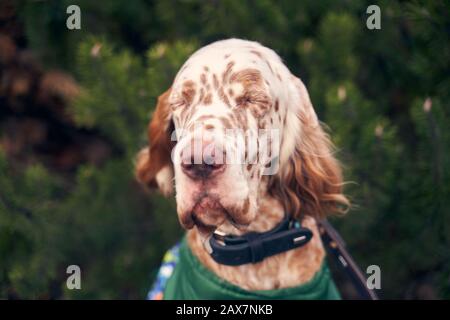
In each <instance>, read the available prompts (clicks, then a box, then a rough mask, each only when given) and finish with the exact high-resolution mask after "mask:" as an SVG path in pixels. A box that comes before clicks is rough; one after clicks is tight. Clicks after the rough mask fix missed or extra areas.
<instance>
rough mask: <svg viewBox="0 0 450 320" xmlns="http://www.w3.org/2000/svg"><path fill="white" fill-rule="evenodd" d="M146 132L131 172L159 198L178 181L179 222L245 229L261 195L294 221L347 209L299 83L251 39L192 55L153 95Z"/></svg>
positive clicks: (323, 138) (208, 229)
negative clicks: (158, 191) (275, 202)
mask: <svg viewBox="0 0 450 320" xmlns="http://www.w3.org/2000/svg"><path fill="white" fill-rule="evenodd" d="M148 135H149V141H150V145H149V147H147V148H144V149H143V150H141V152H140V153H139V154H138V157H137V164H136V172H137V178H138V180H139V181H140V182H142V183H144V184H146V185H148V186H158V187H159V188H160V189H161V190H162V192H163V193H164V194H166V195H168V194H170V193H172V191H173V185H174V184H175V189H176V201H177V211H178V216H179V219H180V222H181V224H182V225H183V226H184V227H185V228H192V227H193V226H194V225H196V226H197V227H198V229H199V230H200V231H201V232H203V233H205V232H206V233H207V232H211V231H213V230H214V229H215V228H216V227H218V226H222V225H223V226H234V227H236V228H238V229H245V227H246V226H248V225H249V224H250V223H251V222H252V221H253V220H254V219H255V216H256V215H257V214H258V199H260V198H261V197H265V196H267V195H269V196H272V197H274V198H276V199H279V200H280V202H281V203H282V205H283V206H284V208H285V210H286V212H288V213H289V214H291V215H293V216H294V217H297V218H298V217H300V215H311V216H315V217H318V216H320V217H322V216H324V215H326V214H329V213H333V212H340V211H342V206H346V205H347V200H346V198H345V197H344V196H343V194H342V192H341V187H342V178H341V171H340V167H339V164H338V162H337V161H336V159H335V158H334V156H333V154H332V146H331V143H330V140H329V139H328V137H327V135H326V134H325V133H324V131H323V129H322V128H321V126H320V123H319V121H318V119H317V116H316V113H315V112H314V109H313V106H312V104H311V102H310V99H309V96H308V92H307V90H306V88H305V86H304V85H303V83H302V82H301V81H300V80H299V79H298V78H296V77H295V76H293V75H292V74H291V73H290V72H289V70H288V69H287V68H286V67H285V65H284V64H283V63H282V61H281V59H280V58H279V56H278V55H277V54H276V53H275V52H274V51H272V50H270V49H268V48H266V47H263V46H261V45H260V44H258V43H256V42H250V41H243V40H236V39H231V40H225V41H219V42H215V43H213V44H211V45H208V46H206V47H203V48H202V49H200V50H198V51H197V52H196V53H194V54H193V55H192V56H191V57H190V58H189V59H188V60H187V61H186V63H185V64H184V65H183V67H182V68H181V69H180V71H179V72H178V74H177V76H176V78H175V80H174V82H173V84H172V87H171V88H170V89H169V90H168V91H166V92H165V93H164V94H162V95H161V96H160V97H159V99H158V104H157V107H156V111H155V113H154V115H153V118H152V121H151V122H150V125H149V131H148ZM173 180H175V183H173Z"/></svg>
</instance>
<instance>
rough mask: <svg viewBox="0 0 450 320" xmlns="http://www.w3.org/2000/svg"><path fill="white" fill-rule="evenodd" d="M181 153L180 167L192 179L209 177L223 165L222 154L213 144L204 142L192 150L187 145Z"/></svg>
mask: <svg viewBox="0 0 450 320" xmlns="http://www.w3.org/2000/svg"><path fill="white" fill-rule="evenodd" d="M213 147H214V148H213ZM181 154H182V156H181V169H182V170H183V172H184V173H185V174H186V175H187V176H189V177H190V178H192V179H207V178H211V177H212V176H214V175H216V174H218V173H220V172H222V171H223V169H224V167H225V165H224V154H223V153H222V152H221V151H218V150H216V149H215V146H214V145H210V144H206V145H205V143H204V144H203V145H201V146H200V147H197V148H196V147H194V150H192V149H191V147H190V146H189V147H187V148H186V149H185V150H183V152H182V153H181Z"/></svg>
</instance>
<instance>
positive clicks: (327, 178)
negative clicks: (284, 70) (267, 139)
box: [269, 76, 349, 219]
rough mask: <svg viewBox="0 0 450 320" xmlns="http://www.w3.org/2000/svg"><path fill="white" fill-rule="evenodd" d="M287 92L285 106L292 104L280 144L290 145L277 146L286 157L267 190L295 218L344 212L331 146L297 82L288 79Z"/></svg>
mask: <svg viewBox="0 0 450 320" xmlns="http://www.w3.org/2000/svg"><path fill="white" fill-rule="evenodd" d="M289 90H290V91H291V92H290V97H289V100H290V101H289V103H290V104H294V105H293V106H291V105H290V106H288V108H287V109H288V115H287V123H286V131H287V132H286V134H287V136H285V137H283V140H284V142H283V143H288V144H290V146H286V145H285V146H283V145H281V147H282V148H284V152H286V150H287V151H288V152H289V154H285V155H284V158H285V159H284V163H283V162H281V163H280V165H281V166H280V171H279V174H278V175H277V176H274V177H272V180H271V186H270V188H269V191H270V192H271V193H272V194H273V195H275V196H277V197H279V198H281V200H282V202H283V203H284V204H285V205H286V208H285V209H286V210H287V212H288V213H290V214H291V215H292V216H293V217H295V218H297V219H298V218H300V217H301V216H303V215H309V216H313V217H316V218H323V217H325V216H326V215H329V214H333V213H335V214H337V213H344V212H345V211H346V210H347V209H348V207H349V201H348V200H347V198H346V197H345V196H344V195H343V193H342V184H343V180H342V172H341V167H340V164H339V162H338V161H337V159H336V158H335V157H334V154H333V145H332V143H331V141H330V139H329V137H328V135H327V134H326V133H325V131H324V130H323V128H322V126H321V125H320V122H319V120H318V118H317V115H316V113H315V111H314V108H313V106H312V104H311V101H310V98H309V95H308V92H307V90H306V88H305V86H304V84H303V83H302V82H301V80H300V79H298V78H296V77H294V76H292V80H291V83H290V88H289ZM282 152H283V149H282ZM281 158H283V153H282V155H281Z"/></svg>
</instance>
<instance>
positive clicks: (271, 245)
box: [209, 215, 312, 266]
mask: <svg viewBox="0 0 450 320" xmlns="http://www.w3.org/2000/svg"><path fill="white" fill-rule="evenodd" d="M311 238H312V232H311V230H309V229H307V228H303V227H302V226H301V225H300V224H299V223H298V222H297V221H294V220H292V219H290V218H289V217H288V216H287V215H286V216H285V218H284V219H283V220H282V221H281V222H280V223H279V224H278V225H277V226H276V227H275V228H273V229H272V230H269V231H267V232H261V233H259V232H249V233H246V234H244V235H242V236H232V235H230V236H228V235H224V234H220V233H219V232H214V235H213V236H212V237H211V238H210V240H209V243H210V245H211V249H212V252H211V253H210V255H211V257H212V258H213V259H214V260H215V261H216V262H217V263H220V264H224V265H228V266H239V265H242V264H247V263H257V262H260V261H262V260H264V259H265V258H267V257H270V256H273V255H276V254H279V253H282V252H285V251H288V250H291V249H294V248H298V247H301V246H303V245H305V244H306V243H308V242H309V240H311Z"/></svg>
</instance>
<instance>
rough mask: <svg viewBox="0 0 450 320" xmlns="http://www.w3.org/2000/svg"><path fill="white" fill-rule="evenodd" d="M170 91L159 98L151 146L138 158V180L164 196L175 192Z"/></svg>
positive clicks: (151, 127)
mask: <svg viewBox="0 0 450 320" xmlns="http://www.w3.org/2000/svg"><path fill="white" fill-rule="evenodd" d="M169 95H170V89H169V90H167V91H166V92H164V93H163V94H162V95H160V96H159V98H158V103H157V105H156V110H155V112H154V114H153V117H152V120H151V121H150V123H149V126H148V139H149V146H148V147H146V148H143V149H142V150H141V151H139V153H138V155H137V157H136V178H137V180H138V181H139V182H140V183H142V184H144V185H146V186H148V187H158V188H159V189H160V190H161V192H162V193H163V194H164V195H166V196H167V195H170V194H171V193H172V192H173V165H172V160H171V151H172V147H173V146H174V142H173V141H171V133H172V132H171V131H172V130H173V127H172V125H171V123H172V121H171V109H170V106H169V103H168V98H169Z"/></svg>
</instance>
